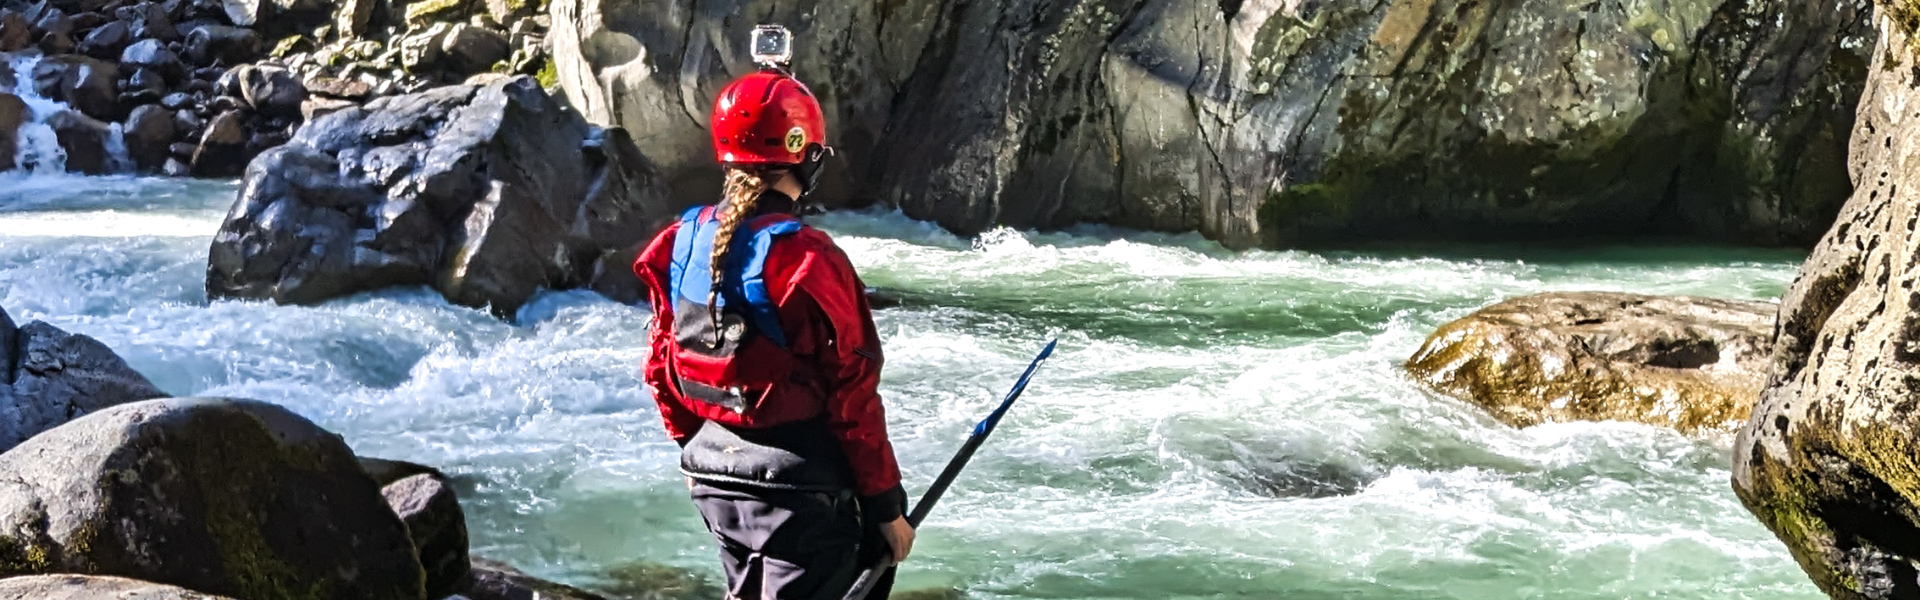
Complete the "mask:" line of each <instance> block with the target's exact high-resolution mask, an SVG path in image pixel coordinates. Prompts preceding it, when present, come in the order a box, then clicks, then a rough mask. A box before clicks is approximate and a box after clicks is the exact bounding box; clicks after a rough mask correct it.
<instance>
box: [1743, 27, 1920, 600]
mask: <svg viewBox="0 0 1920 600" xmlns="http://www.w3.org/2000/svg"><path fill="white" fill-rule="evenodd" d="M1880 8H1881V9H1882V10H1883V11H1885V13H1884V14H1883V15H1882V16H1880V17H1877V18H1876V21H1877V23H1878V25H1879V27H1880V30H1881V32H1882V33H1883V34H1884V36H1885V37H1883V38H1882V39H1881V40H1880V42H1879V45H1878V46H1877V47H1876V48H1875V49H1874V51H1873V56H1874V64H1873V67H1872V68H1871V69H1869V70H1868V72H1869V73H1870V74H1871V75H1870V79H1869V84H1868V86H1867V91H1866V94H1865V97H1864V98H1862V99H1861V102H1860V115H1859V121H1858V122H1857V123H1856V125H1855V127H1854V130H1853V138H1852V154H1851V162H1850V163H1849V165H1848V166H1849V169H1850V174H1851V175H1852V177H1853V181H1854V183H1855V185H1856V186H1858V187H1857V189H1856V190H1855V191H1854V194H1853V197H1852V198H1851V199H1849V200H1848V201H1847V204H1846V206H1845V207H1844V208H1843V209H1841V212H1840V219H1839V221H1838V222H1837V223H1835V224H1834V225H1833V228H1832V229H1830V230H1828V231H1827V234H1826V237H1825V238H1823V239H1822V240H1821V241H1820V243H1819V244H1818V245H1817V246H1815V247H1814V250H1813V253H1812V255H1811V256H1810V257H1808V259H1807V262H1806V263H1805V264H1803V265H1802V266H1801V267H1800V274H1799V277H1798V278H1797V279H1795V281H1794V283H1793V286H1792V288H1791V289H1789V290H1788V292H1787V294H1786V295H1785V297H1783V298H1782V299H1781V305H1780V314H1779V318H1778V324H1777V325H1776V328H1775V334H1774V347H1773V354H1772V361H1771V364H1770V366H1769V379H1768V383H1767V385H1766V388H1765V390H1764V391H1763V392H1762V393H1761V396H1760V401H1759V403H1758V404H1757V405H1755V407H1754V410H1753V417H1752V418H1751V419H1750V420H1749V421H1748V422H1747V426H1746V428H1745V429H1743V430H1742V431H1741V433H1740V435H1739V437H1738V438H1737V439H1736V440H1735V443H1734V465H1733V487H1734V491H1735V492H1736V493H1737V494H1738V495H1739V497H1740V500H1741V502H1742V503H1743V504H1745V505H1746V507H1747V508H1748V510H1751V511H1752V512H1753V514H1754V516H1756V517H1759V519H1760V521H1761V522H1762V523H1765V524H1766V525H1767V527H1768V528H1769V529H1772V530H1773V532H1774V534H1775V535H1776V536H1779V538H1780V539H1781V541H1783V542H1785V543H1786V546H1787V548H1788V549H1789V550H1791V551H1792V552H1793V556H1794V558H1795V559H1796V560H1797V561H1798V562H1799V563H1800V567H1801V568H1802V569H1804V570H1805V571H1806V572H1807V575H1808V576H1809V577H1811V578H1812V579H1813V582H1814V584H1816V585H1818V586H1819V587H1820V589H1821V590H1822V591H1824V592H1826V593H1827V595H1829V596H1831V597H1833V598H1841V599H1848V600H1854V599H1868V598H1870V599H1891V598H1914V597H1920V582H1917V581H1916V578H1915V566H1914V565H1915V562H1914V561H1915V560H1917V559H1920V548H1917V547H1915V545H1914V543H1913V541H1914V540H1916V539H1920V506H1916V504H1915V502H1914V498H1920V467H1917V466H1916V464H1915V461H1916V457H1920V406H1916V404H1915V402H1914V398H1915V394H1916V393H1917V392H1920V296H1916V294H1915V290H1914V285H1915V281H1916V279H1920V256H1917V255H1916V253H1915V251H1914V250H1915V247H1916V244H1920V233H1917V232H1916V230H1915V227H1914V223H1915V220H1916V219H1917V218H1920V202H1917V201H1916V200H1915V198H1916V191H1920V188H1916V187H1915V186H1916V185H1920V144H1915V143H1914V140H1915V139H1916V138H1915V135H1916V134H1920V118H1916V115H1915V113H1914V111H1913V110H1912V108H1910V106H1911V104H1910V103H1912V102H1915V101H1916V100H1920V73H1916V72H1915V71H1914V70H1913V69H1912V68H1909V67H1908V66H1902V65H1911V64H1913V61H1914V60H1915V59H1916V57H1917V56H1920V55H1917V54H1916V53H1915V52H1914V51H1913V48H1914V46H1913V41H1912V40H1913V39H1914V38H1913V35H1914V32H1913V30H1912V29H1911V27H1912V24H1913V23H1916V22H1920V20H1915V19H1914V18H1913V17H1914V16H1916V13H1915V12H1914V9H1913V7H1912V5H1911V4H1909V3H1904V2H1902V3H1896V2H1882V3H1880ZM1903 23H1904V25H1903Z"/></svg>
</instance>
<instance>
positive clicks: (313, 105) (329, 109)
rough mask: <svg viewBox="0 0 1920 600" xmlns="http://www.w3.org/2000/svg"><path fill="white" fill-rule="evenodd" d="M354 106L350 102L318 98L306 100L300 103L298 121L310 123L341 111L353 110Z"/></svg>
mask: <svg viewBox="0 0 1920 600" xmlns="http://www.w3.org/2000/svg"><path fill="white" fill-rule="evenodd" d="M354 105H355V103H354V102H353V101H352V100H337V99H333V98H325V97H318V96H316V97H313V98H308V99H307V101H306V102H302V103H300V120H301V121H302V122H306V121H312V120H314V119H318V118H320V117H324V116H327V115H330V114H333V113H336V112H340V111H342V110H346V109H349V108H353V107H354Z"/></svg>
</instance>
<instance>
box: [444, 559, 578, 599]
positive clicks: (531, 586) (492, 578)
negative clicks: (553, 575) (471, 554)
mask: <svg viewBox="0 0 1920 600" xmlns="http://www.w3.org/2000/svg"><path fill="white" fill-rule="evenodd" d="M460 595H461V596H464V597H466V598H467V599H468V600H607V599H606V598H604V597H602V596H600V595H599V594H595V593H593V592H589V591H586V590H583V589H580V588H576V587H572V586H568V585H565V584H559V583H554V582H551V581H546V580H543V579H540V578H537V577H534V576H531V575H528V574H526V573H523V572H521V571H520V570H519V569H515V568H513V567H510V566H507V565H505V564H502V563H498V562H493V561H490V560H486V559H482V558H474V559H473V564H472V567H471V569H470V570H469V572H468V575H467V579H466V581H465V582H463V584H462V585H461V586H460Z"/></svg>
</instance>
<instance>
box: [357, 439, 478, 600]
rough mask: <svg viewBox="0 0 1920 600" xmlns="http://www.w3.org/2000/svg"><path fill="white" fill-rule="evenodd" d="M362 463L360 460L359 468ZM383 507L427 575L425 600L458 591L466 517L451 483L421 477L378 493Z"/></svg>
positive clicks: (464, 567)
mask: <svg viewBox="0 0 1920 600" xmlns="http://www.w3.org/2000/svg"><path fill="white" fill-rule="evenodd" d="M365 463H366V461H365V459H362V460H361V464H362V466H364V465H365ZM380 493H381V494H382V495H384V496H386V498H387V505H388V506H391V507H393V512H394V514H396V515H399V516H400V522H402V523H405V524H406V525H407V537H408V538H410V539H412V540H413V548H414V550H415V553H416V554H418V555H419V557H420V566H421V568H423V569H424V570H425V571H426V575H427V597H428V598H444V597H447V596H451V595H453V594H455V593H458V592H459V591H460V589H459V588H460V586H461V584H462V583H463V582H464V581H465V580H466V579H467V571H468V568H469V563H470V562H471V558H470V557H469V556H468V555H467V517H466V514H465V513H463V512H461V510H460V498H459V496H457V495H455V494H454V492H453V482H452V481H449V480H448V479H447V478H446V476H444V475H439V474H437V473H421V474H419V475H414V476H411V477H407V478H404V479H401V480H399V481H395V482H393V483H390V484H387V485H386V487H383V488H381V489H380Z"/></svg>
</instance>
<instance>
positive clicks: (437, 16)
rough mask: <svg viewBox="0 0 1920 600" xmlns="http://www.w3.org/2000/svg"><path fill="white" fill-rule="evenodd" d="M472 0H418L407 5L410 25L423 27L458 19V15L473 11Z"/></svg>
mask: <svg viewBox="0 0 1920 600" xmlns="http://www.w3.org/2000/svg"><path fill="white" fill-rule="evenodd" d="M471 3H472V0H418V1H417V2H413V3H411V4H408V5H407V9H406V14H405V17H404V18H405V20H406V24H407V26H408V27H413V28H423V27H426V26H427V25H429V24H433V23H445V22H449V21H458V20H460V18H459V17H458V15H462V14H467V13H469V12H471Z"/></svg>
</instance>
